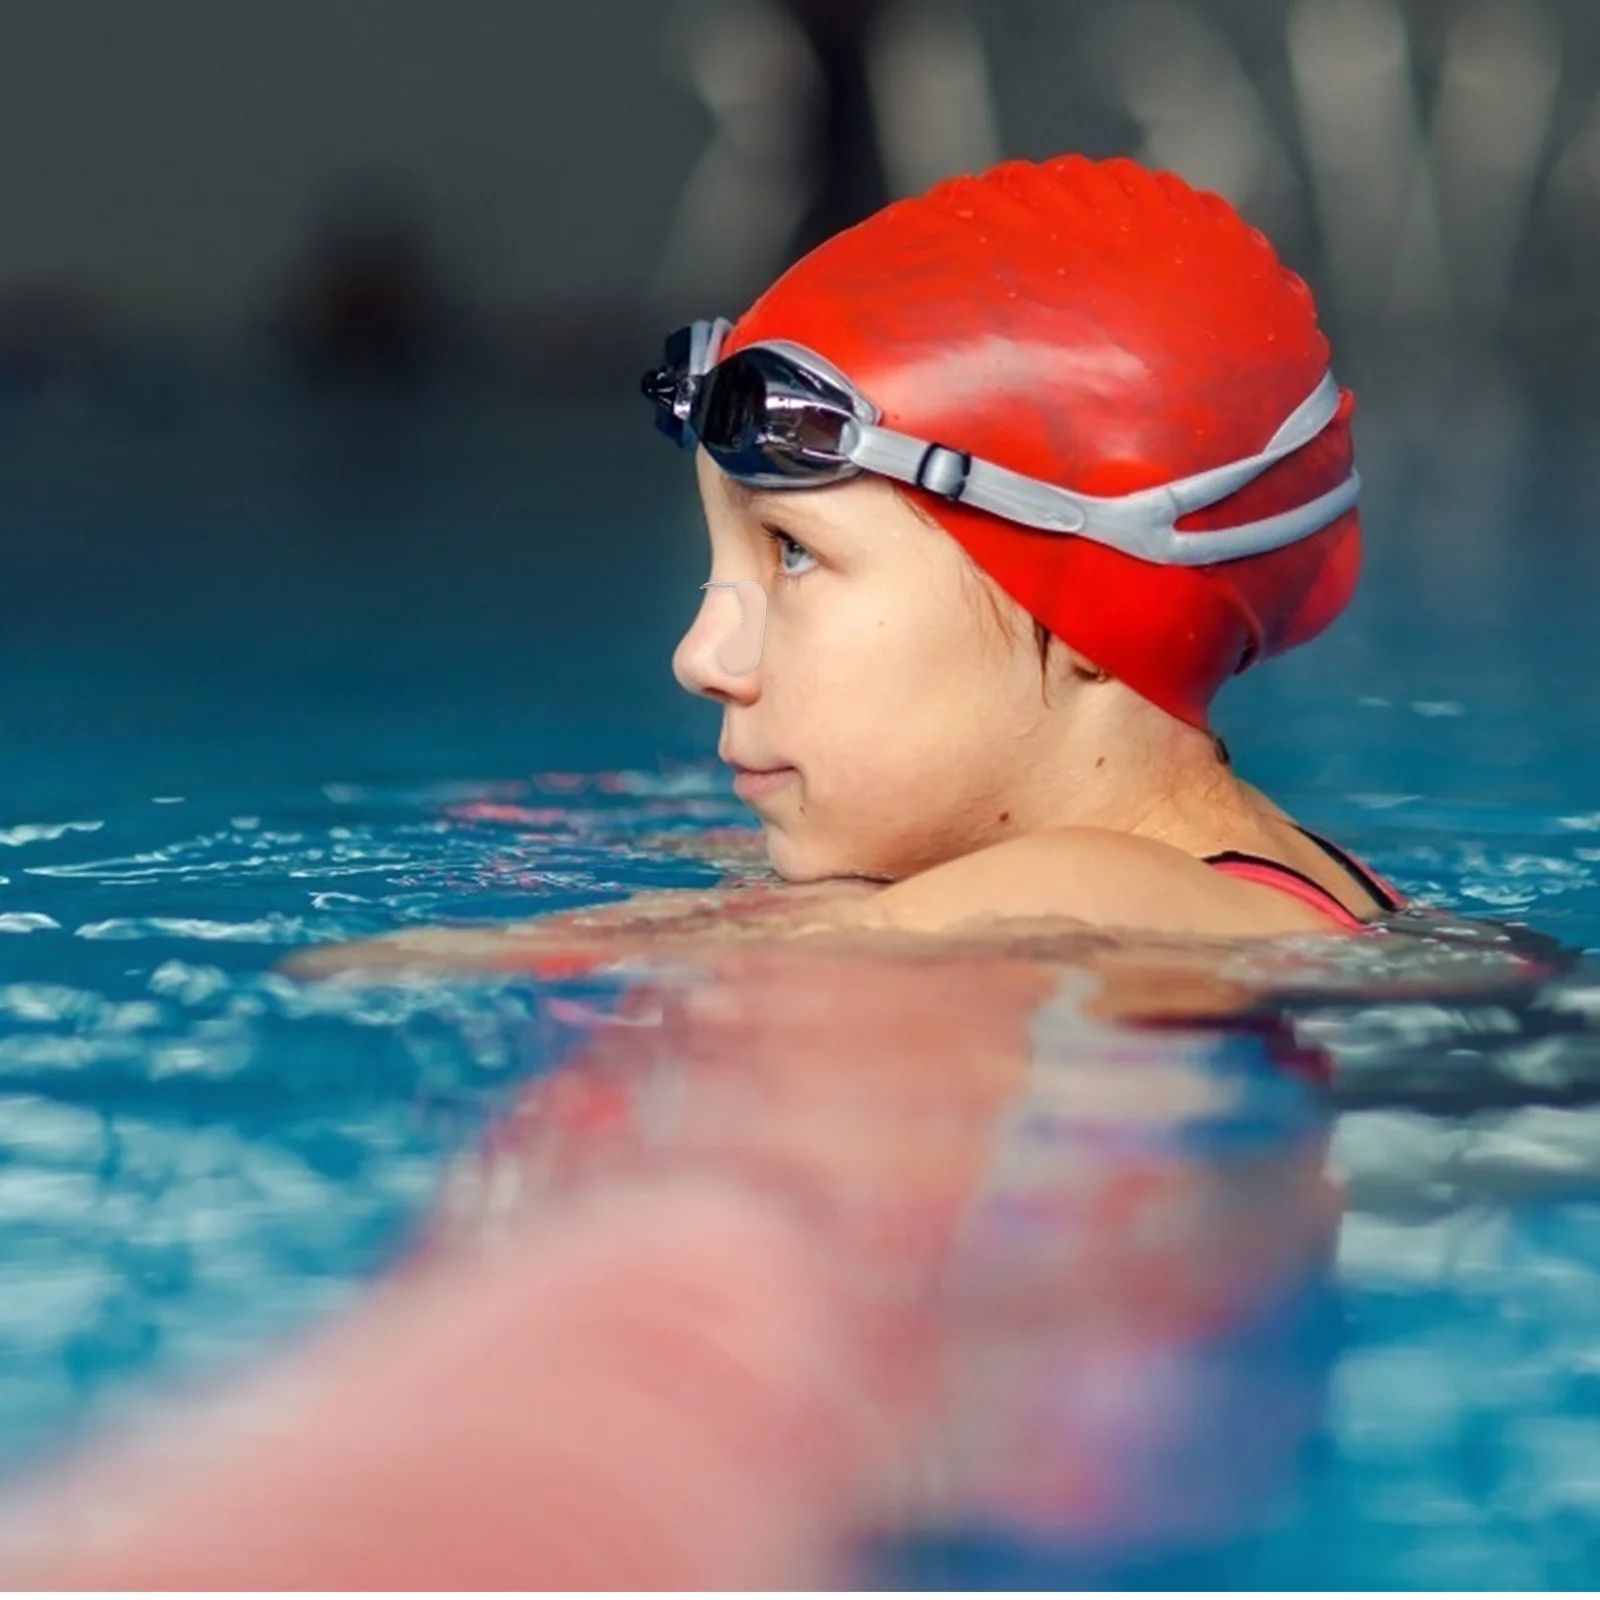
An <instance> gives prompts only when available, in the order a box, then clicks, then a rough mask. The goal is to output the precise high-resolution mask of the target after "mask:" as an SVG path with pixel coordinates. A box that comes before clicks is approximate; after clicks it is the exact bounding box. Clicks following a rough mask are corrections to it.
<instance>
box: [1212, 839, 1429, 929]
mask: <svg viewBox="0 0 1600 1600" xmlns="http://www.w3.org/2000/svg"><path fill="white" fill-rule="evenodd" d="M1294 826H1295V829H1296V831H1298V832H1300V833H1303V834H1304V835H1305V836H1306V838H1308V839H1309V840H1310V841H1311V842H1312V844H1314V845H1317V846H1319V847H1320V848H1321V849H1322V850H1323V852H1324V853H1325V854H1327V855H1328V856H1330V857H1332V859H1333V860H1334V861H1336V862H1338V864H1339V865H1340V866H1341V867H1343V868H1344V869H1345V871H1346V872H1348V873H1349V874H1350V876H1351V877H1352V878H1354V879H1355V880H1356V882H1357V883H1359V884H1360V885H1361V887H1362V888H1363V889H1365V890H1366V891H1367V893H1368V894H1369V895H1371V896H1372V898H1373V899H1374V900H1376V901H1377V903H1378V907H1379V909H1380V910H1382V911H1398V910H1399V909H1400V902H1399V901H1398V900H1396V899H1395V897H1394V896H1393V895H1392V894H1390V893H1389V891H1388V890H1387V889H1385V888H1384V887H1383V885H1382V884H1381V883H1379V882H1378V881H1377V880H1376V879H1375V878H1374V877H1373V876H1372V874H1371V873H1370V872H1368V871H1367V870H1366V869H1365V868H1364V867H1363V866H1362V865H1361V863H1360V862H1359V861H1356V860H1355V859H1354V858H1353V857H1351V856H1349V855H1347V854H1346V853H1345V852H1344V851H1343V850H1341V849H1340V848H1339V847H1338V845H1336V844H1335V843H1334V842H1333V841H1332V840H1331V839H1324V838H1323V837H1322V835H1321V834H1320V833H1313V832H1312V831H1311V830H1310V829H1309V828H1302V827H1301V826H1300V824H1299V823H1298V822H1297V823H1295V825H1294ZM1203 859H1204V860H1205V863H1206V865H1207V866H1213V867H1214V866H1220V865H1221V864H1222V863H1224V862H1228V861H1237V862H1242V863H1244V864H1246V865H1248V866H1255V867H1270V868H1271V869H1272V870H1273V871H1274V872H1287V873H1288V874H1289V876H1290V877H1291V878H1298V879H1299V880H1300V882H1301V883H1303V884H1305V885H1306V886H1307V887H1308V888H1311V889H1315V890H1316V891H1317V893H1318V894H1320V895H1324V896H1326V898H1327V899H1329V900H1331V901H1333V903H1334V904H1335V905H1336V906H1339V907H1340V908H1341V909H1342V910H1344V911H1346V912H1349V914H1350V915H1351V916H1357V915H1359V913H1357V912H1354V911H1351V910H1350V908H1349V906H1347V905H1345V904H1344V902H1343V901H1342V900H1340V899H1339V897H1338V896H1337V895H1336V894H1334V893H1332V892H1331V891H1330V890H1328V889H1325V888H1323V886H1322V885H1321V884H1320V883H1318V882H1317V880H1316V879H1315V878H1310V877H1307V876H1306V874H1305V873H1303V872H1301V871H1299V870H1297V869H1296V868H1294V867H1291V866H1288V865H1287V864H1286V863H1284V862H1282V861H1274V860H1273V859H1272V858H1271V857H1270V856H1255V855H1250V854H1249V853H1248V852H1246V851H1243V850H1223V851H1221V852H1220V853H1219V854H1217V855H1214V856H1206V857H1204V858H1203Z"/></svg>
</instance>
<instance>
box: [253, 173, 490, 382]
mask: <svg viewBox="0 0 1600 1600" xmlns="http://www.w3.org/2000/svg"><path fill="white" fill-rule="evenodd" d="M454 298H455V297H454V296H453V295H452V294H451V292H450V290H449V288H448V286H447V284H446V282H445V278H444V274H443V272H442V270H441V268H440V266H439V264H438V262H437V261H436V259H435V257H434V254H433V251H432V247H431V245H430V242H429V240H428V237H427V234H426V233H425V231H424V229H423V228H422V226H421V224H420V223H419V222H418V221H417V220H416V218H415V217H414V216H413V214H412V212H411V210H410V208H409V207H408V206H406V205H405V204H404V203H403V202H402V200H401V199H400V197H398V196H397V195H394V194H391V193H389V192H388V190H387V188H386V187H384V186H380V185H373V184H366V185H362V186H360V187H359V188H357V189H356V190H354V191H353V192H351V193H349V194H347V195H344V196H343V197H340V198H337V199H335V200H334V201H332V202H330V203H329V204H328V205H327V206H326V208H325V210H324V212H323V215H322V217H321V219H320V221H319V222H318V223H317V225H316V226H315V228H314V229H313V231H312V235H311V238H310V240H309V242H308V244H307V246H306V249H305V252H304V254H303V256H302V257H301V259H300V261H299V263H298V264H297V266H296V267H295V269H294V270H293V272H292V274H291V276H290V279H289V282H288V285H287V287H286V289H285V292H284V296H283V303H282V307H281V310H280V312H279V315H278V322H279V326H280V329H281V332H282V334H283V338H284V342H285V344H286V346H287V348H288V351H289V353H290V357H291V360H292V361H293V363H294V366H295V369H296V371H297V372H298V374H299V375H300V377H301V378H302V379H303V380H304V381H305V382H306V384H307V385H309V386H310V387H311V388H313V389H317V390H322V391H344V392H362V393H373V392H389V393H394V394H399V395H411V394H415V393H416V392H417V391H419V390H420V389H422V388H424V387H426V386H427V385H428V384H429V383H430V382H431V381H433V380H434V379H435V378H437V377H438V376H440V374H441V373H442V371H443V370H444V368H445V367H446V365H447V363H448V362H449V361H450V360H451V358H452V356H453V355H454V354H455V353H456V350H457V347H458V345H459V343H460V337H459V336H460V334H461V332H462V329H461V327H460V316H459V313H458V312H457V311H456V309H455V306H454Z"/></svg>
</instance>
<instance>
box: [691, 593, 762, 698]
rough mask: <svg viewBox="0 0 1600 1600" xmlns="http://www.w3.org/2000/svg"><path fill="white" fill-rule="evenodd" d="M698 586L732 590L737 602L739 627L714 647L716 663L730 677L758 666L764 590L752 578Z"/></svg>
mask: <svg viewBox="0 0 1600 1600" xmlns="http://www.w3.org/2000/svg"><path fill="white" fill-rule="evenodd" d="M700 587H701V588H702V589H732V590H733V591H734V594H735V595H736V597H737V598H738V601H739V626H738V627H737V628H735V629H734V630H733V632H732V633H730V634H729V635H728V636H727V638H725V639H724V640H723V641H722V643H721V644H719V645H718V646H717V663H718V665H719V666H720V667H721V668H722V670H723V671H724V672H726V673H727V674H728V676H729V677H731V678H743V677H746V676H748V674H750V673H752V672H754V671H755V670H756V668H757V667H759V666H760V665H761V646H762V643H763V642H764V641H765V639H766V634H767V591H766V590H765V589H763V588H762V587H761V585H760V584H759V583H757V582H756V581H755V579H753V578H741V579H739V581H738V582H737V583H702V584H701V585H700Z"/></svg>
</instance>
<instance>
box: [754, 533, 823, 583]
mask: <svg viewBox="0 0 1600 1600" xmlns="http://www.w3.org/2000/svg"><path fill="white" fill-rule="evenodd" d="M762 532H763V533H765V534H766V536H767V537H768V538H769V539H770V540H771V541H772V544H773V548H774V549H775V550H776V551H777V553H778V576H779V577H781V578H787V579H789V581H790V582H791V583H793V582H798V581H799V580H800V579H801V578H803V577H804V576H805V575H806V573H807V572H810V571H811V568H810V567H806V568H805V569H804V570H802V571H800V572H791V571H789V569H788V568H787V567H786V566H784V564H783V558H784V555H785V553H786V552H787V551H788V550H790V549H794V550H798V551H799V552H800V554H801V555H803V556H804V557H805V558H806V559H807V560H808V561H811V562H813V563H814V562H815V561H816V559H817V558H816V557H815V556H814V555H812V553H811V552H810V551H809V550H807V549H806V547H805V546H804V545H803V544H801V543H800V541H799V540H798V539H796V538H793V537H792V536H791V535H789V534H787V533H785V532H784V531H783V529H782V528H774V527H772V526H770V525H763V527H762Z"/></svg>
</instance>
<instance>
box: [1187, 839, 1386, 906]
mask: <svg viewBox="0 0 1600 1600" xmlns="http://www.w3.org/2000/svg"><path fill="white" fill-rule="evenodd" d="M1295 826H1296V827H1297V828H1299V824H1298V823H1296V824H1295ZM1299 831H1300V832H1301V833H1303V834H1304V835H1305V836H1306V838H1308V839H1309V840H1310V841H1311V842H1312V843H1313V844H1314V845H1317V846H1319V847H1320V848H1321V849H1322V850H1325V851H1326V852H1327V853H1328V854H1329V855H1330V856H1332V857H1333V859H1334V860H1335V861H1337V862H1338V863H1339V865H1340V866H1341V867H1343V868H1344V869H1345V871H1347V872H1348V873H1349V874H1350V875H1351V877H1353V878H1354V879H1355V880H1356V882H1357V883H1359V884H1360V885H1361V887H1362V888H1363V889H1365V890H1366V891H1367V893H1368V894H1370V895H1371V896H1372V898H1373V899H1374V900H1376V901H1377V902H1378V905H1379V908H1380V909H1381V910H1382V911H1385V912H1390V911H1399V910H1401V909H1402V908H1403V907H1404V906H1405V899H1404V897H1403V896H1402V895H1401V894H1400V892H1399V890H1397V889H1396V888H1394V886H1393V885H1392V884H1388V883H1385V882H1384V880H1383V879H1382V878H1380V877H1378V875H1377V874H1376V873H1374V872H1372V871H1371V870H1370V869H1369V868H1367V867H1364V866H1363V865H1362V864H1361V863H1360V862H1359V861H1357V860H1356V859H1355V857H1354V856H1352V855H1349V854H1348V853H1346V852H1345V851H1343V850H1341V849H1340V848H1339V847H1338V845H1336V844H1334V843H1333V842H1332V841H1331V840H1329V839H1324V838H1323V837H1322V835H1321V834H1318V833H1313V832H1312V831H1311V830H1310V829H1309V828H1300V829H1299ZM1205 861H1206V864H1207V865H1208V866H1213V867H1215V868H1216V869H1217V871H1218V872H1225V873H1227V874H1228V876H1229V877H1230V878H1243V879H1244V880H1245V882H1246V883H1259V884H1260V885H1262V887H1263V888H1267V889H1279V890H1281V891H1282V892H1283V893H1284V894H1287V895H1292V896H1293V897H1294V898H1295V899H1296V900H1299V901H1302V902H1303V903H1304V904H1306V905H1308V906H1312V907H1314V908H1315V909H1316V910H1318V911H1320V912H1322V913H1323V915H1324V916H1328V917H1331V918H1333V920H1334V921H1335V922H1337V923H1338V924H1339V926H1340V927H1341V928H1347V929H1350V930H1352V931H1353V930H1355V929H1357V928H1364V927H1366V926H1367V919H1366V918H1365V917H1358V916H1357V915H1356V914H1355V912H1353V911H1351V910H1350V909H1349V908H1348V907H1347V906H1344V905H1342V904H1341V903H1340V902H1339V901H1338V900H1337V899H1336V898H1335V897H1334V896H1333V895H1331V894H1330V893H1329V892H1328V891H1327V890H1326V889H1324V888H1323V887H1322V885H1321V884H1320V883H1316V882H1313V880H1312V879H1310V878H1308V877H1307V876H1306V875H1305V874H1304V873H1303V872H1297V871H1296V870H1295V869H1294V868H1293V867H1286V866H1285V865H1284V864H1283V863H1282V862H1281V861H1271V860H1268V858H1267V857H1266V856H1252V855H1246V854H1245V853H1244V852H1243V851H1241V850H1224V851H1222V852H1221V853H1220V854H1218V855H1214V856H1207V857H1205Z"/></svg>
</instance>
